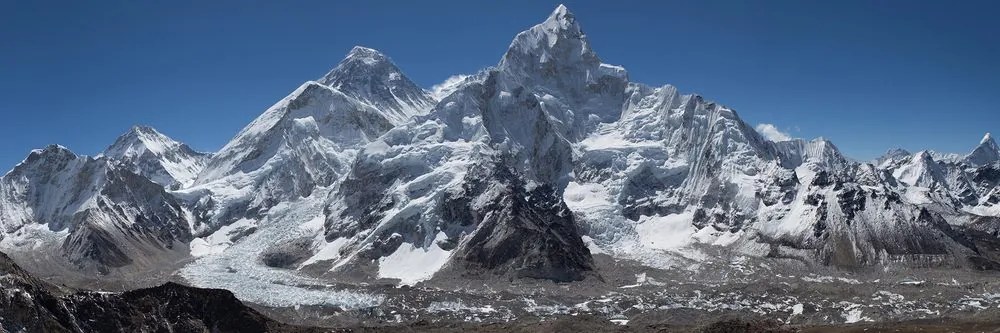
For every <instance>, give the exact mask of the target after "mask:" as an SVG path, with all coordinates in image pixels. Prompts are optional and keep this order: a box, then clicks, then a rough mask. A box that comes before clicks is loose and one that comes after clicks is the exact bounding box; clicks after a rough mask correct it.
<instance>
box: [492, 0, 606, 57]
mask: <svg viewBox="0 0 1000 333" xmlns="http://www.w3.org/2000/svg"><path fill="white" fill-rule="evenodd" d="M553 62H558V63H562V64H567V63H583V64H586V65H591V66H596V65H599V64H600V60H599V59H598V58H597V55H596V54H594V52H593V51H592V50H591V49H590V44H589V42H588V41H587V38H586V35H584V33H583V30H582V29H581V28H580V25H579V23H577V20H576V16H574V15H573V14H572V13H570V12H569V10H568V9H566V6H563V5H559V7H557V8H556V10H555V11H553V12H552V14H551V15H549V17H548V18H547V19H546V20H545V21H544V22H542V23H540V24H538V25H535V26H533V27H531V28H530V29H528V30H525V31H523V32H521V33H519V34H517V36H516V37H514V41H512V42H511V44H510V47H509V48H508V50H507V53H506V54H505V55H504V57H503V60H502V61H501V63H500V67H501V68H510V67H520V66H536V65H537V64H547V63H553Z"/></svg>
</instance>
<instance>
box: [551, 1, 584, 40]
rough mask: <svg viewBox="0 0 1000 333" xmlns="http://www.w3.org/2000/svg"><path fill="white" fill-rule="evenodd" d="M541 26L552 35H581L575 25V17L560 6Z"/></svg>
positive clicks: (581, 31) (567, 9)
mask: <svg viewBox="0 0 1000 333" xmlns="http://www.w3.org/2000/svg"><path fill="white" fill-rule="evenodd" d="M541 26H543V27H545V28H546V30H548V31H551V32H554V33H568V34H570V35H572V36H582V35H583V30H581V29H580V25H579V24H577V23H576V16H574V15H573V13H571V12H570V11H569V8H566V6H565V5H562V4H560V5H559V6H557V7H556V9H555V10H553V11H552V14H550V15H549V18H548V19H546V20H545V22H542V24H541Z"/></svg>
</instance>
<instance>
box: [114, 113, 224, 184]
mask: <svg viewBox="0 0 1000 333" xmlns="http://www.w3.org/2000/svg"><path fill="white" fill-rule="evenodd" d="M102 156H105V157H108V158H110V159H113V160H117V161H120V162H123V163H126V164H128V166H129V169H131V170H132V172H135V173H137V174H140V175H143V176H145V177H146V178H149V179H150V180H152V181H154V182H156V183H158V184H160V185H163V186H164V187H168V188H179V187H184V186H188V185H191V183H192V182H194V180H195V178H196V177H197V176H198V173H199V172H201V169H202V168H204V167H205V163H206V162H207V161H208V158H209V157H210V154H207V153H201V152H197V151H195V150H194V149H191V147H188V145H186V144H183V143H180V142H177V141H175V140H173V139H171V138H170V137H167V136H166V135H163V134H162V133H160V132H158V131H157V130H155V129H153V128H152V127H148V126H133V127H132V128H131V129H129V131H128V132H126V133H125V134H122V135H121V136H119V137H118V139H117V140H115V142H114V143H113V144H111V146H109V147H108V148H107V149H105V150H104V153H102Z"/></svg>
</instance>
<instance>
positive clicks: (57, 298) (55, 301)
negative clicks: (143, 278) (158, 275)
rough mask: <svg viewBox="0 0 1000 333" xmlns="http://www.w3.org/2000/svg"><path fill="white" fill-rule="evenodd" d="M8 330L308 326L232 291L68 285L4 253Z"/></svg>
mask: <svg viewBox="0 0 1000 333" xmlns="http://www.w3.org/2000/svg"><path fill="white" fill-rule="evenodd" d="M0 274H2V276H0V288H2V289H3V293H0V331H3V332H304V331H306V330H304V329H299V328H295V327H291V326H288V325H284V324H281V323H278V322H275V321H273V320H271V319H268V318H267V317H265V316H263V315H261V314H260V313H258V312H257V311H255V310H253V309H251V308H249V307H246V306H245V305H243V303H241V302H240V301H239V300H237V299H236V297H234V296H233V294H232V293H231V292H229V291H225V290H218V289H200V288H192V287H187V286H182V285H179V284H176V283H167V284H164V285H162V286H159V287H154V288H148V289H139V290H134V291H129V292H124V293H99V292H90V291H75V292H74V291H69V290H63V289H59V288H58V287H56V286H53V285H50V284H48V283H46V282H43V281H41V280H38V279H36V278H34V277H33V276H31V275H30V274H28V273H27V272H26V271H24V270H22V269H21V268H20V267H18V266H17V265H16V264H14V262H13V261H12V260H11V259H10V258H9V257H7V255H5V254H2V253H0Z"/></svg>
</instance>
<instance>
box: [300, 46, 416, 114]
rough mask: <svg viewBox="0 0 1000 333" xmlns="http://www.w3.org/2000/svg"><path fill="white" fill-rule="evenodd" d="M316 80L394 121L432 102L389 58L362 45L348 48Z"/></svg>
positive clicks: (414, 112)
mask: <svg viewBox="0 0 1000 333" xmlns="http://www.w3.org/2000/svg"><path fill="white" fill-rule="evenodd" d="M318 82H319V83H320V84H323V85H326V86H329V87H331V88H333V89H336V90H338V91H340V92H342V93H344V94H347V95H348V96H351V97H354V98H356V99H358V100H360V101H363V102H365V103H368V104H369V105H371V106H373V107H375V108H377V109H379V110H382V111H383V113H384V115H385V116H386V117H388V118H389V120H390V121H392V122H393V123H395V124H400V123H403V122H405V121H406V120H408V119H409V118H410V117H412V116H414V115H418V114H422V113H425V112H426V111H427V110H428V109H430V107H431V106H432V105H433V103H434V100H433V99H432V98H431V96H430V93H428V92H427V91H424V89H422V88H420V87H419V86H417V85H416V84H415V83H413V81H410V79H409V78H407V77H406V75H404V74H403V72H402V71H401V70H400V69H399V68H398V67H396V64H394V63H393V62H392V60H390V59H389V57H387V56H385V55H384V54H382V52H379V51H378V50H375V49H371V48H367V47H363V46H355V47H354V48H353V49H351V51H350V52H349V53H348V54H347V57H345V58H344V60H342V61H341V62H340V64H338V65H337V67H335V68H334V69H333V70H331V71H330V72H329V73H327V74H326V75H324V76H323V78H321V79H319V80H318Z"/></svg>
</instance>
